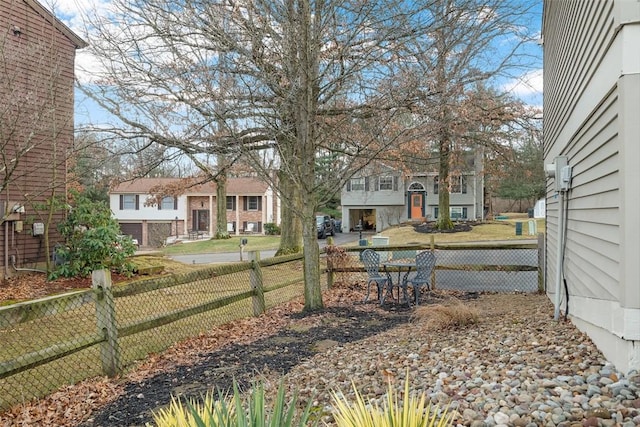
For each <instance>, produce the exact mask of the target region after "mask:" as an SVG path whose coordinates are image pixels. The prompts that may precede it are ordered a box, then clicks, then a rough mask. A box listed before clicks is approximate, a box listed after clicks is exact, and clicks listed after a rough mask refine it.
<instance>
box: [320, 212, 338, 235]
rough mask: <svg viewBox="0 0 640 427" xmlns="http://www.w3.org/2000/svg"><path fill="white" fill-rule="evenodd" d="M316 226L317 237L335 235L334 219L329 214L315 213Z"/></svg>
mask: <svg viewBox="0 0 640 427" xmlns="http://www.w3.org/2000/svg"><path fill="white" fill-rule="evenodd" d="M316 226H317V228H318V239H324V238H326V237H327V236H335V235H336V229H335V221H334V220H333V218H331V217H330V216H329V215H316Z"/></svg>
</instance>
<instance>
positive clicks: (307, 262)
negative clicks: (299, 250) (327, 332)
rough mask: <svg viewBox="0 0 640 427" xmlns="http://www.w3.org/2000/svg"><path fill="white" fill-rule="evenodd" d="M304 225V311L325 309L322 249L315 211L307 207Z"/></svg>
mask: <svg viewBox="0 0 640 427" xmlns="http://www.w3.org/2000/svg"><path fill="white" fill-rule="evenodd" d="M304 217H305V220H304V222H303V224H302V230H303V231H302V234H303V236H304V311H315V310H321V309H322V308H324V304H323V302H322V290H321V286H320V247H319V246H318V236H317V235H318V230H317V228H316V220H315V210H314V209H313V208H309V207H308V206H305V209H304Z"/></svg>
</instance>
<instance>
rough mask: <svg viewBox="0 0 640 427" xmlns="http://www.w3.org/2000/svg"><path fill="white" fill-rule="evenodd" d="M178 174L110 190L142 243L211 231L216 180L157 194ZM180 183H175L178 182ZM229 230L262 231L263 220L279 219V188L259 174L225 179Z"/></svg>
mask: <svg viewBox="0 0 640 427" xmlns="http://www.w3.org/2000/svg"><path fill="white" fill-rule="evenodd" d="M179 181H181V180H180V178H141V179H136V180H134V181H130V182H125V183H122V184H119V185H116V186H115V187H113V188H112V189H111V191H110V192H109V199H110V206H111V211H112V212H113V213H114V216H115V217H116V219H117V220H118V223H119V224H120V228H121V229H122V232H123V233H124V234H129V235H131V236H132V237H133V238H135V239H138V242H139V243H140V244H141V245H142V246H160V245H161V244H163V243H164V242H165V241H166V240H167V238H169V237H172V236H173V237H177V236H180V237H186V238H200V237H204V236H210V235H211V234H212V230H215V224H216V184H215V183H213V182H209V183H206V184H200V185H196V186H193V187H189V188H187V189H185V190H183V191H182V192H181V194H180V195H176V196H173V195H168V196H164V197H160V198H159V200H158V198H157V197H154V195H152V194H151V192H152V191H153V190H152V189H153V188H154V187H156V188H157V187H166V188H169V187H174V188H175V187H178V188H179V187H180V185H179V184H180V183H179ZM176 184H177V185H176ZM226 203H227V218H226V221H227V230H228V231H229V233H230V234H236V235H237V234H241V233H244V232H251V233H258V234H263V233H264V224H265V223H275V224H278V225H279V224H280V200H279V198H278V197H277V195H276V192H275V191H273V189H272V188H271V187H270V186H269V185H268V184H267V183H266V182H264V181H262V180H259V179H257V178H251V177H247V178H229V179H228V181H227V200H226Z"/></svg>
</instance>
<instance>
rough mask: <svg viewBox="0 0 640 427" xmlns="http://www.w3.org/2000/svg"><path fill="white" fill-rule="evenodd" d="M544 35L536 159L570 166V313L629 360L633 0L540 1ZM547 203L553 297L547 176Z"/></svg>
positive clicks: (633, 354)
mask: <svg viewBox="0 0 640 427" xmlns="http://www.w3.org/2000/svg"><path fill="white" fill-rule="evenodd" d="M543 35H544V55H545V65H544V81H545V93H544V96H545V98H544V134H545V163H546V164H550V163H553V162H554V159H555V158H556V156H559V155H563V156H567V158H568V162H569V165H570V166H571V167H572V168H573V169H572V182H571V189H570V190H569V191H568V192H567V194H566V198H567V199H568V201H567V225H566V237H565V246H564V252H563V254H564V256H563V260H564V264H563V269H562V272H563V274H564V279H565V280H566V282H567V286H568V290H569V307H568V309H569V314H570V315H571V318H572V320H573V321H574V323H575V324H576V325H578V327H580V328H581V329H582V330H584V331H585V332H587V333H588V334H589V335H590V336H591V338H592V339H593V340H594V342H595V343H596V345H598V346H599V348H601V350H602V351H603V353H604V354H605V356H606V357H607V358H609V359H610V360H611V361H612V362H613V363H615V364H616V365H617V366H618V367H619V368H620V369H622V370H630V369H638V368H640V282H639V279H638V277H640V263H638V262H637V260H638V259H640V233H639V231H638V229H639V227H638V222H637V218H638V212H640V202H639V201H638V200H639V199H640V198H639V197H638V192H637V191H638V187H637V186H638V182H640V176H639V173H638V169H639V167H638V165H639V164H640V149H639V148H638V145H639V144H638V135H639V134H640V125H639V124H638V122H639V120H638V117H640V60H639V59H638V55H637V46H638V45H639V44H640V3H639V2H628V1H607V2H604V1H545V8H544V29H543ZM546 203H547V233H546V236H547V237H546V238H547V245H546V247H547V252H546V258H547V259H546V266H547V269H546V277H547V284H546V289H547V293H548V294H549V296H550V297H551V298H552V300H555V299H556V298H555V297H556V295H555V292H556V289H557V287H558V285H559V284H558V283H557V282H556V277H557V276H556V274H557V269H558V266H557V261H556V260H557V259H558V251H559V250H562V249H559V247H562V245H561V244H560V243H562V242H558V234H559V230H558V223H559V213H560V209H561V208H562V207H561V206H559V197H557V193H556V192H555V186H554V185H553V181H552V180H550V181H549V182H548V187H547V200H546ZM560 289H562V288H560ZM561 292H563V291H562V290H561ZM564 300H565V299H564V298H563V301H564ZM563 307H564V306H563Z"/></svg>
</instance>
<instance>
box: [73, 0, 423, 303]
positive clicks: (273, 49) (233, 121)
mask: <svg viewBox="0 0 640 427" xmlns="http://www.w3.org/2000/svg"><path fill="white" fill-rule="evenodd" d="M112 10H113V11H114V15H112V16H109V17H104V19H103V20H98V21H95V22H93V23H92V24H91V28H92V29H94V30H96V32H94V33H92V34H88V35H87V38H89V39H90V45H91V46H92V49H93V51H94V53H95V55H97V57H98V58H100V59H101V61H102V66H103V69H102V73H97V74H96V76H97V79H96V80H95V81H94V82H93V83H92V85H90V86H83V89H84V90H85V91H86V93H87V94H88V95H90V96H92V97H93V98H94V99H95V100H96V101H97V102H98V103H99V104H100V105H102V107H103V108H105V109H106V110H108V111H109V112H111V113H112V114H113V115H115V116H117V117H118V119H119V122H120V123H119V124H117V125H116V126H114V127H113V128H112V129H108V130H109V131H111V132H112V133H114V134H115V135H118V136H119V137H130V136H131V135H137V136H140V135H144V136H145V137H146V138H148V140H149V141H153V142H154V143H157V144H161V145H163V146H166V147H171V148H177V149H180V150H182V151H183V152H185V153H188V154H190V155H197V154H208V155H214V156H220V155H224V156H228V157H230V158H234V157H240V156H244V157H245V158H246V159H248V160H247V161H252V159H254V158H256V157H258V156H259V155H258V154H257V152H258V150H264V149H268V150H272V152H273V156H275V158H277V163H278V169H279V173H278V174H277V177H278V179H277V180H273V178H274V174H273V173H272V171H271V170H268V171H267V170H263V171H262V172H263V177H264V178H265V179H267V180H273V181H274V182H273V184H274V185H275V186H276V188H278V189H279V192H280V195H281V196H282V198H283V200H284V203H285V205H286V207H287V210H286V211H285V216H286V215H290V218H291V219H292V222H291V223H289V224H295V223H296V222H295V220H293V219H294V218H295V219H297V220H299V221H300V224H301V225H302V227H301V229H302V236H303V244H304V253H305V262H304V264H305V270H304V271H305V308H306V309H309V310H312V309H317V308H320V307H322V299H321V296H320V276H319V263H318V257H319V248H318V244H317V241H316V226H315V220H314V216H315V211H316V209H317V207H318V206H319V204H320V203H321V202H322V201H321V200H319V194H323V193H322V192H319V191H317V189H318V186H319V183H318V182H317V180H316V165H315V161H316V156H317V155H318V153H320V152H322V151H323V150H324V151H336V150H338V152H339V153H340V154H341V155H342V157H341V160H340V161H337V162H336V163H335V164H334V165H333V173H332V174H331V175H330V176H331V177H332V181H331V182H329V183H328V182H323V184H322V185H324V186H327V185H329V187H330V188H334V189H336V191H339V189H340V188H341V187H342V185H343V184H344V182H345V180H346V179H348V178H349V177H350V175H351V174H352V173H353V172H354V171H355V170H357V168H358V167H362V166H363V165H364V164H366V162H367V161H368V159H371V158H372V156H375V155H376V154H377V153H380V152H382V151H384V149H385V148H386V147H387V146H388V145H390V144H393V143H394V141H395V138H394V137H393V136H390V135H385V137H384V138H381V137H380V135H382V134H383V133H385V132H386V131H387V129H385V123H387V122H388V120H389V119H390V118H391V117H393V116H394V114H396V112H397V111H399V110H398V109H399V108H400V106H401V105H402V102H399V101H401V100H398V99H395V97H394V96H391V94H390V93H388V92H386V90H387V89H388V88H389V85H387V84H386V83H385V82H387V81H389V80H391V79H393V78H394V77H395V74H394V70H395V69H396V63H397V62H398V61H399V60H401V58H399V57H398V54H397V53H396V50H397V46H398V45H399V44H401V43H403V42H405V41H406V40H409V39H411V38H413V37H415V35H416V32H417V31H423V28H422V27H428V25H420V26H416V25H410V24H411V23H410V19H409V18H410V17H411V16H412V14H411V12H416V10H415V8H414V7H413V6H412V5H407V4H406V3H405V2H400V1H398V2H395V1H392V2H389V1H385V2H376V1H372V2H359V3H351V2H346V1H310V0H284V1H275V2H274V1H266V0H263V1H252V2H247V3H240V2H233V1H220V2H209V1H206V2H205V1H199V0H188V1H185V2H181V3H179V4H176V3H175V2H169V1H163V0H148V1H146V2H143V3H137V4H131V3H130V2H124V1H116V2H114V5H113V8H112ZM427 21H429V20H428V19H427ZM223 57H224V61H223V60H222V58H223ZM223 80H224V81H225V82H227V84H226V85H225V87H224V88H222V87H220V85H219V82H220V81H223ZM230 81H232V83H231V82H230ZM372 123H375V125H372ZM366 127H369V128H370V129H373V128H375V129H376V130H377V131H378V132H377V133H376V134H373V133H372V132H370V131H367V132H358V130H360V129H364V128H366ZM345 130H349V131H347V132H345ZM102 131H103V132H104V131H105V129H104V128H103V129H102ZM400 132H402V130H400ZM354 135H360V136H362V135H368V139H356V138H355V137H354ZM349 159H359V160H358V161H357V162H355V161H354V160H349ZM256 164H258V163H257V162H256ZM291 237H292V239H290V240H289V241H288V244H291V245H296V244H297V242H296V240H297V239H296V238H295V235H291ZM284 240H285V241H286V239H284Z"/></svg>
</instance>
